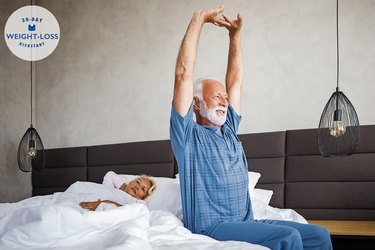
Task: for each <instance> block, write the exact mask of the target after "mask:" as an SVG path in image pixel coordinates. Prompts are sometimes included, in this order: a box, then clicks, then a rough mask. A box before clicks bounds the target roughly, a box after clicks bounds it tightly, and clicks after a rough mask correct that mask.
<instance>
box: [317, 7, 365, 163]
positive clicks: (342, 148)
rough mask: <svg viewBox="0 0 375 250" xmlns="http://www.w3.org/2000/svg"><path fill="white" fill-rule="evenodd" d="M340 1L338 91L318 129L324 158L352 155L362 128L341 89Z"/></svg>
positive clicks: (334, 94) (324, 111) (337, 40)
mask: <svg viewBox="0 0 375 250" xmlns="http://www.w3.org/2000/svg"><path fill="white" fill-rule="evenodd" d="M338 5H339V1H338V0H336V49H337V76H336V79H337V85H336V91H335V92H334V93H333V94H332V96H331V98H330V99H329V100H328V102H327V104H326V106H325V108H324V110H323V113H322V116H321V117H320V122H319V129H318V144H319V150H320V153H321V154H322V155H323V156H331V155H350V154H353V153H354V152H355V150H356V149H357V146H358V143H359V135H360V127H359V120H358V116H357V113H356V111H355V109H354V107H353V105H352V104H351V102H350V101H349V99H348V98H347V97H346V96H345V95H344V93H343V92H342V91H340V88H339V17H338V16H339V10H338V9H339V8H338Z"/></svg>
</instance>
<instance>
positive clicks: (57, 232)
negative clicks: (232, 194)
mask: <svg viewBox="0 0 375 250" xmlns="http://www.w3.org/2000/svg"><path fill="white" fill-rule="evenodd" d="M80 185H86V186H85V187H83V186H80ZM73 187H74V188H70V189H68V190H67V191H66V192H64V193H55V194H54V195H47V196H37V197H32V198H29V199H26V200H23V201H21V202H17V203H5V204H0V249H2V250H3V249H4V250H5V249H90V250H92V249H139V250H147V249H178V250H183V249H215V250H219V249H233V250H234V249H236V250H237V249H238V250H241V249H254V250H255V249H268V248H265V247H263V246H260V245H254V244H249V243H245V242H236V241H223V242H219V241H216V240H213V239H211V238H209V237H206V236H203V235H198V234H193V233H191V232H190V231H189V230H187V229H186V228H184V227H183V224H182V222H181V221H180V220H179V219H178V218H177V217H176V216H175V215H173V214H172V213H170V212H167V211H161V210H153V211H150V210H149V209H148V208H147V207H146V206H145V204H143V203H136V204H129V205H125V206H122V207H119V208H117V207H116V208H114V206H112V205H100V206H99V207H98V208H97V211H95V212H92V211H88V210H85V209H82V208H81V207H80V206H79V202H81V201H93V200H96V199H98V198H101V199H111V200H115V201H118V202H120V203H122V204H124V202H126V201H124V200H122V201H121V200H119V199H123V198H119V196H118V194H116V191H115V192H114V194H113V193H109V192H103V191H101V192H99V194H95V192H96V191H97V190H92V192H91V193H87V192H86V193H79V190H80V187H83V188H86V189H87V183H86V184H84V183H81V184H79V183H77V184H75V186H73ZM85 191H87V190H85ZM112 191H113V190H111V192H112ZM123 194H124V193H123V192H121V195H122V196H121V197H124V195H123ZM125 199H127V197H126V196H125ZM253 208H254V215H255V218H256V219H290V220H294V221H299V222H304V219H303V218H302V217H301V216H299V215H298V214H297V213H295V212H294V211H293V210H284V209H282V210H280V209H276V208H272V207H270V206H267V205H264V204H263V205H262V204H261V203H260V202H258V201H253Z"/></svg>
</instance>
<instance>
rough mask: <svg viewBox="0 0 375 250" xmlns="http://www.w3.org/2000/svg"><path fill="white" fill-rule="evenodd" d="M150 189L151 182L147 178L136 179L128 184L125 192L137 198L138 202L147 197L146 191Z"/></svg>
mask: <svg viewBox="0 0 375 250" xmlns="http://www.w3.org/2000/svg"><path fill="white" fill-rule="evenodd" d="M150 188H151V182H150V180H148V179H147V178H143V177H140V178H137V179H135V180H132V181H131V182H129V184H128V185H127V187H126V190H125V192H127V193H128V194H130V195H131V196H133V197H134V198H137V199H139V200H143V199H145V198H146V197H147V195H148V190H149V189H150Z"/></svg>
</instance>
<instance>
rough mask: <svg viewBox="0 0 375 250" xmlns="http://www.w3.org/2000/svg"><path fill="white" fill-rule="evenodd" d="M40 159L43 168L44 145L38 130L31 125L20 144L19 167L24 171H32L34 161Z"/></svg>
mask: <svg viewBox="0 0 375 250" xmlns="http://www.w3.org/2000/svg"><path fill="white" fill-rule="evenodd" d="M34 160H38V162H39V163H41V164H39V165H40V166H42V167H41V168H43V167H44V160H45V155H44V147H43V142H42V139H40V136H39V134H38V132H37V131H36V130H35V129H34V128H33V126H30V128H28V129H27V131H26V133H25V134H24V135H23V137H22V140H21V142H20V145H19V146H18V152H17V162H18V167H19V168H20V169H21V170H22V171H24V172H31V171H32V170H33V167H32V163H33V161H34Z"/></svg>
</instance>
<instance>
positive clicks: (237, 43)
mask: <svg viewBox="0 0 375 250" xmlns="http://www.w3.org/2000/svg"><path fill="white" fill-rule="evenodd" d="M223 17H224V19H225V20H226V21H227V22H228V23H229V24H230V25H224V26H225V27H226V28H227V29H228V30H229V53H228V65H227V74H226V78H225V84H226V88H227V93H228V100H229V103H230V104H231V105H232V107H233V108H234V110H235V111H236V113H237V114H239V115H240V114H241V89H242V85H243V59H242V48H241V27H242V16H241V15H240V14H239V13H238V15H237V19H236V20H231V19H230V18H229V17H227V16H224V15H223Z"/></svg>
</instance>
